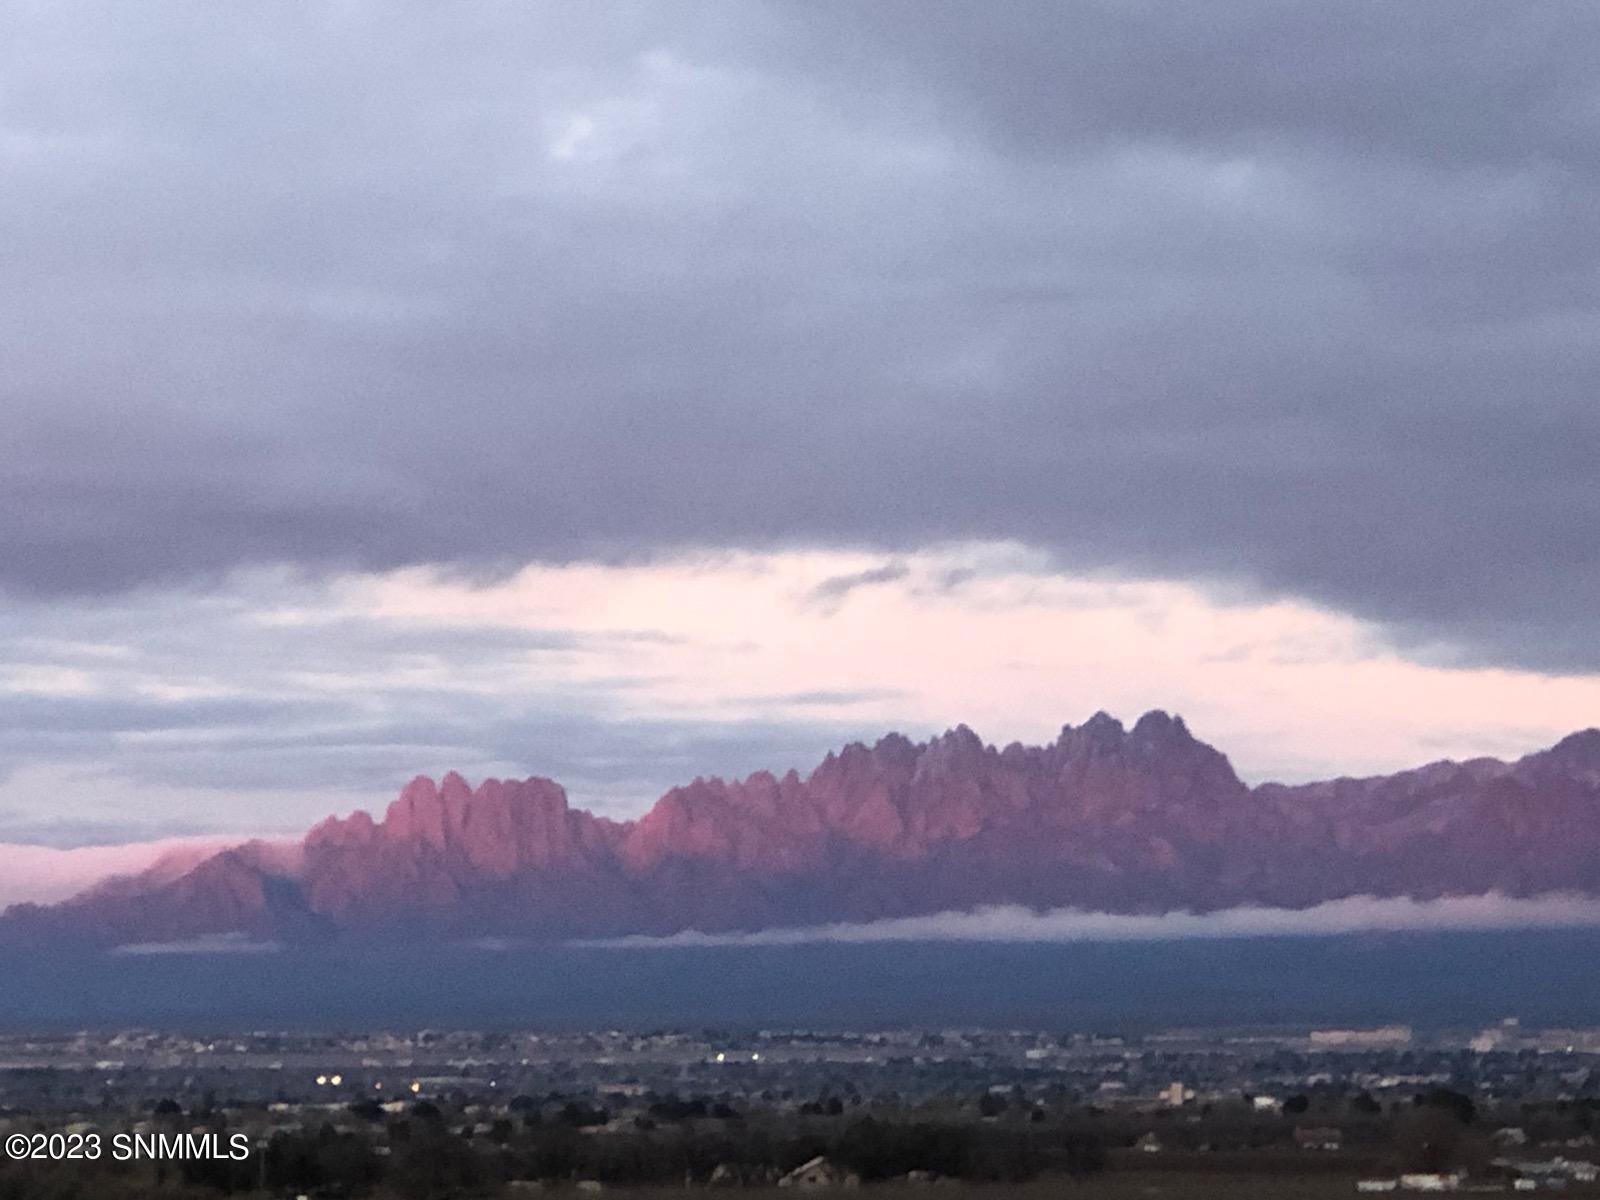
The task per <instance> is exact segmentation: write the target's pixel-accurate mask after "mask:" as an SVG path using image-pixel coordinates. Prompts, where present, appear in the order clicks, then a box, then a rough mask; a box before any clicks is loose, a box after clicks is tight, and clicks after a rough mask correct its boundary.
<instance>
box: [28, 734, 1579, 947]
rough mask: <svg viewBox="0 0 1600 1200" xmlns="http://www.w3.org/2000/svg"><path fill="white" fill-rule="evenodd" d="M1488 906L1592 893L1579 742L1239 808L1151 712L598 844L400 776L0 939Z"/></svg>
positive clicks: (559, 930)
mask: <svg viewBox="0 0 1600 1200" xmlns="http://www.w3.org/2000/svg"><path fill="white" fill-rule="evenodd" d="M268 850H271V852H270V853H269V852H268ZM1491 890H1499V891H1502V892H1506V893H1508V894H1528V893H1530V892H1535V891H1541V890H1547V891H1557V890H1566V891H1578V892H1589V893H1591V894H1597V895H1600V730H1593V729H1590V730H1584V731H1581V732H1579V733H1577V734H1574V735H1572V736H1571V737H1568V738H1565V739H1563V740H1562V741H1561V742H1559V743H1557V744H1556V745H1555V746H1553V747H1551V748H1550V749H1549V750H1546V751H1543V752H1541V753H1539V754H1536V755H1530V756H1528V757H1527V758H1525V759H1523V760H1520V762H1519V763H1518V764H1515V765H1506V764H1498V763H1495V762H1493V761H1492V760H1483V761H1478V762H1474V763H1472V764H1467V765H1466V766H1458V765H1456V764H1443V765H1441V766H1440V767H1439V768H1438V769H1434V770H1424V771H1411V772H1401V773H1399V774H1396V775H1393V776H1378V777H1372V778H1368V779H1363V780H1350V779H1343V780H1336V781H1332V782H1330V783H1326V784H1314V785H1302V786H1298V787H1292V788H1290V787H1282V786H1277V785H1263V786H1261V787H1257V788H1254V789H1249V788H1246V787H1245V786H1244V785H1243V784H1242V783H1241V782H1240V781H1239V779H1238V777H1237V776H1236V775H1235V774H1234V772H1233V769H1232V767H1231V765H1229V763H1228V760H1227V758H1226V757H1225V756H1223V755H1222V754H1221V753H1220V752H1219V751H1218V750H1216V749H1214V748H1213V747H1211V746H1209V745H1207V744H1206V743H1204V742H1202V741H1200V740H1198V739H1197V738H1195V737H1194V735H1193V734H1192V733H1191V732H1190V730H1189V728H1188V726H1187V725H1186V724H1185V722H1184V720H1183V718H1182V717H1180V716H1177V715H1175V714H1171V713H1168V712H1165V711H1163V710H1160V709H1155V710H1152V711H1150V712H1147V713H1145V714H1144V715H1143V716H1141V717H1140V718H1139V719H1138V720H1137V721H1135V722H1134V723H1133V725H1132V726H1131V727H1127V726H1124V725H1123V724H1122V722H1120V721H1118V720H1117V719H1116V718H1114V717H1112V716H1110V715H1109V714H1106V713H1103V712H1102V713H1096V714H1095V715H1094V716H1092V717H1090V718H1089V719H1088V720H1087V721H1086V722H1084V724H1082V725H1081V726H1077V727H1073V726H1071V725H1068V726H1065V727H1063V729H1062V731H1061V735H1060V736H1059V737H1058V738H1057V739H1056V740H1055V741H1054V742H1052V743H1051V744H1049V745H1046V746H1025V745H1022V744H1019V743H1013V744H1011V745H1008V746H1007V747H1006V748H1005V750H1004V751H998V750H996V749H995V748H994V747H993V746H990V745H988V744H986V743H985V742H984V741H983V740H982V738H980V737H979V735H978V734H977V733H975V732H974V731H973V730H972V729H971V728H969V727H967V726H966V725H957V726H955V727H953V728H951V729H949V730H947V731H946V732H944V733H942V734H939V735H937V736H935V737H932V738H930V739H929V740H927V741H925V742H921V743H918V742H914V741H913V740H911V739H910V738H907V737H905V736H904V735H902V734H898V733H893V734H888V735H885V736H883V737H881V738H879V739H878V740H877V741H876V742H875V743H873V744H872V745H870V746H869V745H867V744H865V743H860V742H857V743H852V744H851V745H849V746H846V747H844V748H843V749H842V750H840V751H839V752H837V753H832V754H829V755H828V756H827V757H826V758H825V759H824V760H823V762H822V763H821V764H820V765H818V766H817V767H816V769H815V770H813V771H812V772H811V773H810V774H809V775H806V776H802V775H801V774H799V773H798V772H796V771H794V770H789V771H787V772H786V773H785V774H783V775H782V776H781V777H779V776H775V775H774V774H772V773H771V772H767V771H758V772H756V773H754V774H752V775H750V776H749V777H748V778H746V779H744V780H741V781H733V782H724V781H723V780H721V779H716V778H702V779H697V780H696V781H694V782H693V783H691V784H688V785H686V786H683V787H679V788H673V789H671V790H670V791H669V792H667V793H666V794H665V795H664V796H662V797H661V799H660V800H659V801H657V803H656V804H655V805H654V806H653V807H652V808H651V809H650V811H649V812H647V813H646V814H644V815H643V816H642V817H641V818H640V819H638V820H636V821H620V822H619V821H611V820H607V819H605V818H602V817H597V816H594V815H593V814H591V813H588V812H585V811H583V810H581V809H574V808H572V807H570V805H569V804H568V800H567V795H566V793H565V791H563V790H562V788H561V787H560V786H559V785H558V784H556V783H554V782H553V781H551V780H549V779H543V778H540V777H537V776H534V777H530V778H527V779H521V780H517V779H511V780H501V779H485V780H483V781H482V782H480V783H479V784H478V785H477V786H476V787H473V786H472V785H471V784H470V783H469V782H468V781H467V780H466V779H465V778H464V777H463V776H462V775H460V774H459V773H456V772H450V773H447V774H445V775H444V776H443V777H442V778H441V779H440V780H439V781H438V782H437V783H435V782H434V781H433V780H432V779H431V778H429V777H427V776H417V777H416V778H414V779H412V780H411V781H410V782H409V783H407V784H406V785H405V786H404V787H403V788H402V789H401V790H400V793H399V795H398V796H397V797H396V799H395V800H394V801H393V803H391V804H390V805H389V806H388V808H387V809H386V810H385V812H384V815H383V818H382V820H374V819H373V818H372V817H371V816H369V815H368V814H367V813H364V812H358V813H355V814H353V815H352V816H350V817H348V818H329V819H328V820H326V821H324V822H322V823H320V824H319V825H317V826H316V827H315V828H314V829H313V830H312V831H311V832H310V833H309V834H308V835H307V837H306V838H305V839H304V841H303V842H302V843H300V844H298V845H296V846H294V847H293V852H287V853H286V852H282V850H281V848H278V849H273V848H270V847H269V848H254V849H251V848H246V849H244V850H232V851H228V852H226V853H223V854H218V855H215V856H213V857H211V858H208V859H206V860H204V861H202V862H200V863H199V864H197V865H195V866H193V867H192V868H190V869H188V870H187V871H185V872H183V873H181V874H177V875H174V874H173V873H172V872H166V873H158V872H152V873H149V874H147V875H146V876H144V877H134V878H130V879H128V880H126V881H123V882H122V883H121V884H119V886H118V887H116V888H109V889H104V888H103V889H95V890H91V891H90V892H86V893H84V894H83V895H81V896H79V897H77V898H75V899H74V900H72V901H69V902H67V903H65V904H63V905H59V906H55V907H50V908H43V907H38V906H30V907H20V906H19V908H18V909H15V910H13V911H12V912H11V913H10V914H9V915H8V916H7V917H6V918H4V919H3V920H0V940H4V939H6V938H11V939H13V940H15V939H16V938H18V937H32V938H35V939H38V940H40V941H41V942H42V943H46V944H49V943H52V942H53V941H54V940H65V941H68V942H70V941H72V940H74V939H76V940H79V941H85V942H89V943H91V944H97V945H107V944H116V943H117V942H118V941H148V940H160V939H162V938H165V937H169V936H171V937H189V936H195V935H199V934H205V933H227V932H234V931H238V930H244V931H247V932H249V933H251V934H252V935H253V936H254V935H264V936H280V937H283V938H294V937H298V936H301V935H302V934H303V933H304V932H305V931H307V930H311V931H315V932H316V933H317V935H318V936H322V935H323V934H324V933H327V932H329V931H332V934H333V935H339V934H341V933H342V934H343V935H345V936H351V937H364V936H379V935H386V936H408V937H409V936H432V935H440V936H457V935H491V934H492V935H506V934H513V935H524V936H537V937H566V936H603V935H606V934H611V933H670V932H675V931H678V930H682V929H688V928H699V929H727V928H758V927H761V926H770V925H785V924H808V923H818V922H826V921H835V920H871V919H874V918H878V917H887V916H906V915H914V914H918V913H930V912H937V911H942V910H947V909H960V908H968V907H972V906H975V905H981V904H1003V903H1015V904H1025V905H1030V906H1033V907H1040V908H1043V907H1052V906H1061V905H1071V906H1076V907H1083V908H1091V909H1101V910H1106V911H1148V910H1151V909H1160V908H1163V907H1183V908H1191V909H1203V908H1207V907H1220V906H1229V905H1234V904H1276V905H1303V904H1315V903H1318V902H1320V901H1323V900H1329V899H1334V898H1337V897H1340V896H1347V895H1358V894H1373V895H1397V894H1407V893H1410V894H1426V895H1442V894H1450V893H1452V892H1458V893H1471V894H1480V893H1483V892H1486V891H1491Z"/></svg>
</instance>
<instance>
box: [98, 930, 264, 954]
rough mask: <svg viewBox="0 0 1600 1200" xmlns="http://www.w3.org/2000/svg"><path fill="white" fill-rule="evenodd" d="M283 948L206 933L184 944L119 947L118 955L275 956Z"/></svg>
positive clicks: (238, 935)
mask: <svg viewBox="0 0 1600 1200" xmlns="http://www.w3.org/2000/svg"><path fill="white" fill-rule="evenodd" d="M282 949H283V947H282V945H280V944H279V943H277V942H258V941H253V940H251V938H250V935H249V934H247V933H206V934H201V935H200V936H199V937H197V938H190V939H188V940H187V941H182V942H130V943H129V944H128V945H126V946H118V947H117V948H116V949H115V950H113V951H112V952H111V953H112V954H116V955H147V954H274V953H276V952H277V951H279V950H282Z"/></svg>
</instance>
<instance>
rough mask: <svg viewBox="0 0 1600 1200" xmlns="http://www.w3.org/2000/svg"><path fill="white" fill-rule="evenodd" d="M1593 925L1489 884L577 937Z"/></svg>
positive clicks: (660, 941)
mask: <svg viewBox="0 0 1600 1200" xmlns="http://www.w3.org/2000/svg"><path fill="white" fill-rule="evenodd" d="M1589 926H1600V897H1596V896H1585V895H1578V894H1569V893H1558V894H1551V895H1546V896H1535V897H1531V898H1519V897H1511V896H1505V895H1502V894H1500V893H1498V892H1487V893H1485V894H1483V895H1481V896H1447V897H1444V898H1441V899H1436V900H1414V899H1411V898H1410V897H1405V896H1396V897H1377V896H1349V897H1346V898H1344V899H1341V900H1330V901H1326V902H1325V903H1322V904H1318V905H1316V906H1314V907H1312V908H1301V909H1291V908H1254V907H1243V908H1229V909H1223V910H1220V911H1218V912H1210V913H1193V912H1170V913H1162V914H1159V915H1127V914H1120V913H1097V912H1084V911H1081V910H1079V909H1072V908H1058V909H1051V910H1049V911H1046V912H1035V911H1033V910H1032V909H1027V908H1023V907H1021V906H1018V905H992V906H987V907H983V908H978V909H974V910H973V911H971V912H944V913H935V914H932V915H930V916H925V917H899V918H894V919H890V920H883V921H870V922H866V923H860V924H852V923H845V922H841V923H838V924H833V925H813V926H807V927H804V928H789V929H765V930H761V931H759V932H756V933H701V932H699V931H697V930H690V931H687V932H685V933H677V934H673V935H671V936H670V937H642V936H635V937H622V938H607V939H600V940H591V941H584V942H580V943H577V944H579V945H584V946H596V947H604V948H613V949H632V948H641V949H648V948H656V947H659V948H671V947H675V946H792V945H800V944H803V943H808V942H939V941H951V942H1142V941H1164V940H1170V939H1177V938H1238V937H1261V936H1316V935H1321V934H1338V933H1364V932H1405V931H1449V930H1458V931H1471V930H1507V929H1569V928H1583V927H1589Z"/></svg>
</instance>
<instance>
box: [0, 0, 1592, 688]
mask: <svg viewBox="0 0 1600 1200" xmlns="http://www.w3.org/2000/svg"><path fill="white" fill-rule="evenodd" d="M6 24H7V27H8V33H7V37H6V39H5V40H4V45H3V46H0V77H3V78H4V79H5V80H6V86H5V90H4V92H3V93H0V170H3V171H4V173H5V177H6V180H7V186H6V187H5V188H4V189H0V270H3V271H4V272H5V276H6V279H7V283H8V286H7V288H6V289H5V294H4V296H3V297H0V344H4V345H5V346H6V347H7V351H6V355H5V359H4V362H3V363H0V412H3V414H4V430H5V435H4V437H3V438H0V511H4V513H5V514H6V517H5V520H4V521H3V522H0V584H3V585H4V586H6V587H9V588H10V589H13V590H15V591H18V592H21V593H30V594H38V595H55V596H61V595H70V594H74V593H105V592H109V591H118V590H122V589H126V588H130V587H135V586H137V585H142V584H150V583H159V582H162V581H171V580H177V579H192V578H194V577H197V576H198V577H202V578H203V577H205V576H208V575H215V574H219V573H221V572H225V571H227V570H229V569H231V568H234V567H236V566H239V565H241V564H248V563H259V562H268V561H282V562H289V563H293V564H298V565H300V566H303V567H305V568H308V569H311V570H321V569H327V568H336V567H344V566H358V567H376V568H382V567H392V566H395V565H399V564H404V563H414V562H423V561H441V562H453V563H461V564H463V565H464V566H466V567H468V568H470V569H474V570H478V569H489V570H493V569H496V568H497V567H502V566H505V565H509V564H515V563H519V562H524V561H527V560H529V559H532V558H539V559H547V560H567V559H574V558H583V557H605V558H615V557H620V556H639V555H648V554H651V553H655V552H659V551H663V550H668V549H680V548H685V547H722V546H731V545H741V546H754V547H760V546H771V545H780V544H786V545H793V544H813V545H814V544H849V545H855V546H863V547H874V548H878V549H881V550H883V551H885V552H889V553H892V552H894V551H896V550H901V549H906V548H910V547H913V546H916V545H918V544H922V543H926V542H928V541H931V540H935V539H945V538H987V537H1003V538H1015V539H1019V540H1022V541H1025V542H1029V543H1032V544H1035V545H1038V546H1041V547H1044V548H1047V549H1048V550H1050V551H1051V552H1053V553H1054V554H1055V555H1056V556H1057V557H1058V560H1059V562H1060V563H1062V564H1063V565H1065V566H1073V567H1094V568H1097V569H1105V568H1110V569H1113V570H1123V571H1129V572H1160V573H1175V574H1180V575H1186V576H1191V577H1203V578H1210V579H1214V580H1217V581H1218V582H1219V583H1226V584H1229V585H1234V586H1237V585H1244V586H1248V587H1252V588H1259V589H1264V590H1266V591H1269V592H1284V593H1290V594H1295V595H1301V596H1306V597H1310V598H1313V599H1315V600H1318V601H1320V602H1324V603H1328V604H1331V605H1335V606H1338V607H1340V608H1343V609H1346V610H1349V611H1353V612H1356V613H1359V614H1361V615H1363V616H1367V617H1371V618H1375V619H1378V620H1380V621H1382V622H1384V623H1385V624H1386V625H1387V626H1388V628H1389V629H1390V630H1391V631H1392V632H1393V635H1394V636H1395V637H1396V639H1397V640H1399V641H1400V642H1401V643H1403V644H1404V645H1406V646H1408V647H1414V648H1418V649H1417V652H1418V653H1424V652H1426V653H1436V654H1455V655H1458V656H1465V657H1469V658H1471V659H1473V660H1475V661H1492V662H1502V663H1515V664H1522V665H1532V666H1535V667H1541V668H1563V669H1571V668H1577V669H1585V670H1592V669H1596V668H1600V636H1597V634H1600V625H1597V620H1600V618H1597V617H1596V615H1595V613H1596V609H1595V606H1594V604H1593V602H1592V598H1593V597H1594V596H1595V595H1596V594H1597V593H1600V539H1596V538H1595V537H1594V536H1593V531H1594V530H1595V529H1596V528H1597V527H1600V488H1596V487H1595V486H1594V482H1593V478H1594V467H1593V462H1594V457H1595V448H1596V447H1597V446H1600V406H1597V405H1596V404H1595V403H1594V400H1593V397H1594V395H1595V394H1596V392H1597V389H1600V341H1597V340H1596V339H1595V337H1594V336H1593V330H1592V326H1593V323H1594V311H1595V308H1596V287H1597V284H1596V280H1597V279H1600V239H1596V238H1595V237H1594V229H1595V227H1596V218H1597V217H1600V212H1597V206H1600V200H1597V199H1596V197H1600V188H1597V187H1596V186H1595V185H1596V183H1597V182H1600V180H1597V174H1600V170H1597V166H1600V154H1597V149H1600V77H1596V75H1595V73H1594V71H1593V69H1592V63H1593V61H1594V55H1595V53H1596V51H1597V50H1600V13H1596V12H1595V10H1593V9H1592V8H1589V7H1588V6H1581V5H1572V4H1554V3H1532V4H1518V5H1506V4H1491V3H1475V2H1468V3H1454V2H1453V3H1443V2H1435V0H1417V2H1414V3H1407V4H1404V5H1395V4H1389V3H1379V2H1377V0H1369V2H1363V3H1353V4H1346V5H1339V6H1327V5H1318V4H1313V3H1298V2H1290V3H1281V2H1268V0H1234V2H1229V3H1223V4H1210V5H1204V6H1188V7H1185V8H1175V7H1173V6H1170V5H1159V6H1158V5H1153V4H1146V3H1140V2H1138V0H1124V2H1110V0H1107V2H1105V3H1089V4H1077V5H1059V4H1046V3H1024V2H1019V3H1015V4H1007V5H1003V6H995V5H984V4H976V3H969V4H951V3H942V2H938V0H933V2H927V0H917V2H916V3H911V2H910V0H879V2H877V3H873V4H869V5H856V4H831V3H815V2H812V0H806V2H804V3H800V2H795V3H784V4H766V5H763V4H755V3H751V4H745V5H739V6H736V7H729V6H718V7H716V8H706V7H703V6H679V5H674V4H660V3H652V4H648V5H645V4H640V5H632V4H623V3H619V4H616V5H607V6H604V7H596V6H588V5H576V4H572V5H568V4H536V5H519V6H503V5H487V4H486V5H476V4H474V5H457V6H450V7H449V8H448V9H441V8H438V7H437V6H423V5H399V6H396V5H385V6H381V7H378V6H368V5H365V4H361V3H353V2H352V3H341V4H338V5H331V6H322V7H316V8H300V9H292V10H291V9H285V8H283V7H281V6H266V5H260V6H257V5H253V4H244V5H228V6H226V8H225V9H223V8H217V9H214V10H208V9H204V8H197V7H195V6H193V5H163V4H151V5H140V6H138V8H137V10H135V9H132V8H130V9H127V10H124V11H121V12H118V11H115V10H111V11H108V10H106V9H105V8H104V7H103V6H84V5H75V4H72V3H64V4H57V5H50V6H45V7H28V8H22V7H20V6H19V7H16V8H14V9H13V10H12V11H10V12H8V14H7V18H6Z"/></svg>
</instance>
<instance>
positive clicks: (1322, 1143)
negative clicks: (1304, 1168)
mask: <svg viewBox="0 0 1600 1200" xmlns="http://www.w3.org/2000/svg"><path fill="white" fill-rule="evenodd" d="M1294 1144H1295V1145H1296V1146H1299V1147H1300V1149H1302V1150H1338V1149H1341V1148H1342V1147H1343V1146H1344V1134H1343V1133H1341V1132H1340V1131H1339V1130H1337V1129H1332V1128H1329V1127H1326V1126H1307V1125H1302V1126H1300V1128H1298V1129H1296V1130H1295V1131H1294Z"/></svg>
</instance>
